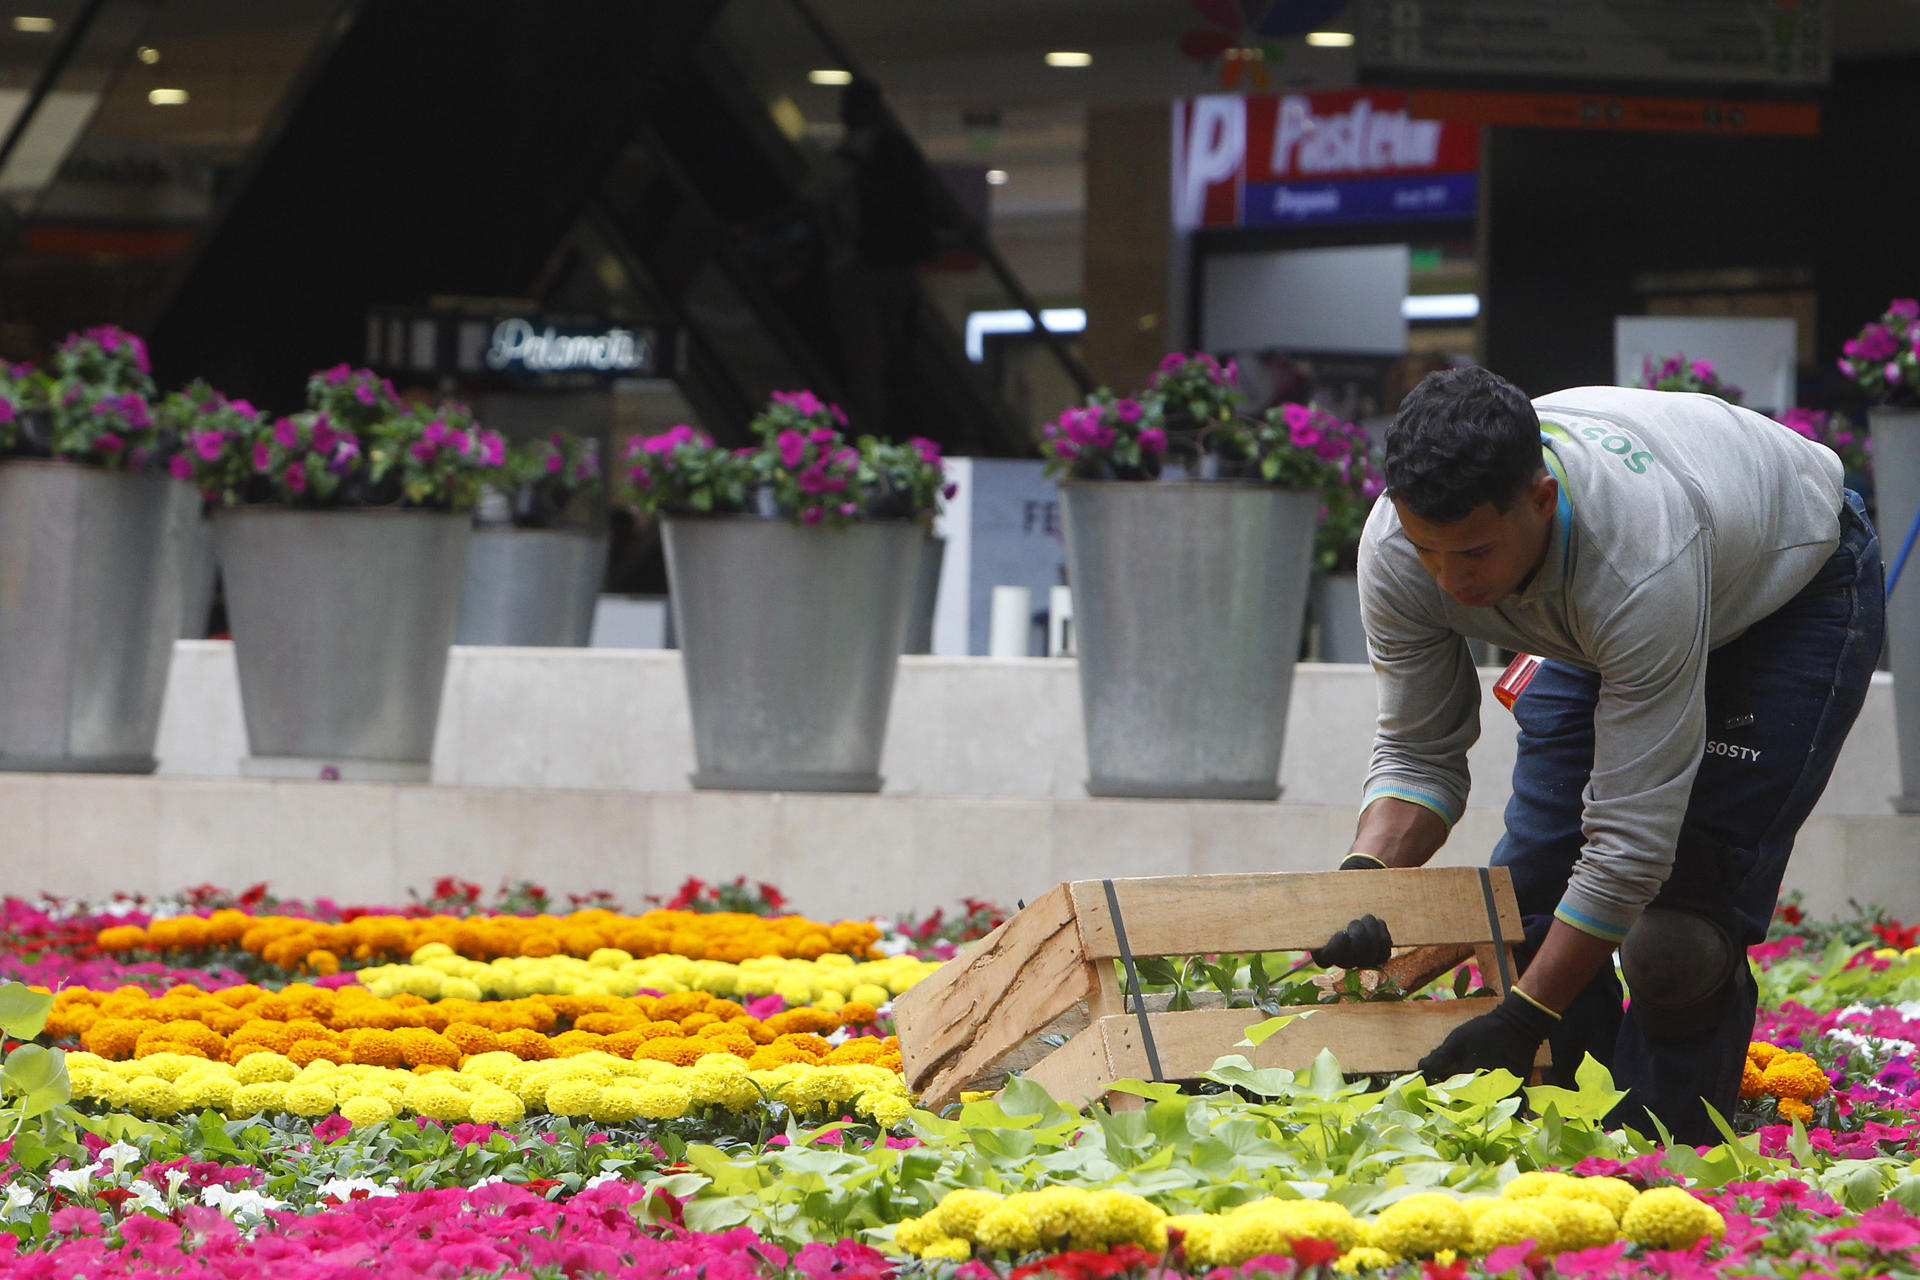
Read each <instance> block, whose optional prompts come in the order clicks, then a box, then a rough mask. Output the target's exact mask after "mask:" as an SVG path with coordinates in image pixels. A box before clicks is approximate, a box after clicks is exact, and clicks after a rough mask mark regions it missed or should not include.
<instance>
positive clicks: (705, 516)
mask: <svg viewBox="0 0 1920 1280" xmlns="http://www.w3.org/2000/svg"><path fill="white" fill-rule="evenodd" d="M658 519H660V520H663V521H665V520H674V521H683V522H685V523H687V524H721V523H732V524H766V525H785V526H786V527H788V528H790V529H808V530H815V531H818V532H824V533H838V532H840V531H841V530H843V529H851V528H853V527H854V526H855V525H877V526H879V527H881V528H894V529H905V528H915V529H917V528H921V527H923V526H924V525H926V523H927V522H926V521H925V520H924V519H922V518H921V517H919V516H886V517H881V518H879V519H874V518H870V517H867V516H855V517H853V518H852V519H850V520H848V521H847V522H846V523H845V524H843V525H830V524H827V523H825V522H824V521H823V522H821V523H820V524H802V523H800V522H799V521H798V520H795V519H794V518H793V517H792V516H787V515H779V516H763V515H756V514H755V513H753V512H751V511H716V512H709V513H688V514H685V515H682V514H680V513H678V512H667V511H662V512H660V513H658Z"/></svg>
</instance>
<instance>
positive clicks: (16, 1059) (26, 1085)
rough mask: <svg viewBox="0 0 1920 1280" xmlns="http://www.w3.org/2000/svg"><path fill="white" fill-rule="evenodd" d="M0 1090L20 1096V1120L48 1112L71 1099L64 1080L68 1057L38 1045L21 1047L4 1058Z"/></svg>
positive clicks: (71, 1094)
mask: <svg viewBox="0 0 1920 1280" xmlns="http://www.w3.org/2000/svg"><path fill="white" fill-rule="evenodd" d="M0 1086H3V1087H4V1088H5V1090H6V1092H8V1093H10V1094H18V1095H20V1101H19V1103H18V1106H19V1108H20V1115H21V1117H22V1118H28V1117H32V1116H37V1115H39V1114H41V1113H42V1112H45V1111H51V1110H53V1109H54V1108H55V1107H58V1106H61V1105H63V1104H65V1103H67V1102H69V1101H71V1100H72V1098H73V1087H72V1085H71V1084H70V1083H69V1082H68V1080H67V1055H66V1054H64V1053H62V1052H60V1051H59V1050H58V1049H47V1048H43V1047H42V1046H40V1045H37V1044H23V1045H21V1046H20V1047H19V1048H18V1049H15V1050H14V1051H13V1052H12V1053H10V1054H8V1055H7V1064H6V1066H5V1067H4V1068H0Z"/></svg>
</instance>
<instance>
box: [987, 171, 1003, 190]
mask: <svg viewBox="0 0 1920 1280" xmlns="http://www.w3.org/2000/svg"><path fill="white" fill-rule="evenodd" d="M987 185H988V186H990V187H1004V186H1006V185H1007V171H1006V170H1005V169H989V170H987Z"/></svg>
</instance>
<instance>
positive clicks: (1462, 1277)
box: [1420, 1258, 1467, 1280]
mask: <svg viewBox="0 0 1920 1280" xmlns="http://www.w3.org/2000/svg"><path fill="white" fill-rule="evenodd" d="M1420 1274H1421V1275H1422V1276H1424V1277H1425V1278H1426V1280H1467V1264H1466V1261H1465V1260H1464V1259H1461V1258H1455V1259H1454V1260H1453V1261H1452V1262H1449V1263H1447V1264H1446V1265H1445V1266H1441V1265H1440V1264H1439V1263H1437V1262H1435V1261H1433V1260H1432V1259H1428V1260H1427V1261H1425V1262H1423V1263H1421V1264H1420Z"/></svg>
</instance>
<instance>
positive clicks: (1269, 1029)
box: [1234, 1009, 1313, 1049]
mask: <svg viewBox="0 0 1920 1280" xmlns="http://www.w3.org/2000/svg"><path fill="white" fill-rule="evenodd" d="M1311 1016H1313V1010H1311V1009H1303V1010H1301V1011H1300V1012H1299V1013H1283V1014H1281V1015H1280V1016H1279V1017H1276V1018H1268V1019H1267V1020H1266V1021H1264V1022H1256V1023H1254V1024H1253V1025H1252V1026H1250V1027H1248V1028H1247V1030H1246V1036H1245V1038H1244V1039H1241V1040H1236V1041H1235V1042H1234V1044H1235V1045H1236V1046H1240V1045H1244V1046H1246V1047H1247V1048H1250V1049H1258V1048H1259V1047H1260V1046H1261V1045H1263V1044H1265V1043H1266V1042H1267V1041H1268V1040H1271V1039H1272V1038H1273V1037H1274V1036H1275V1035H1276V1034H1277V1033H1279V1032H1280V1031H1282V1030H1284V1029H1285V1028H1286V1027H1287V1025H1288V1024H1290V1023H1292V1022H1296V1021H1298V1020H1299V1019H1301V1018H1307V1017H1311Z"/></svg>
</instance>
